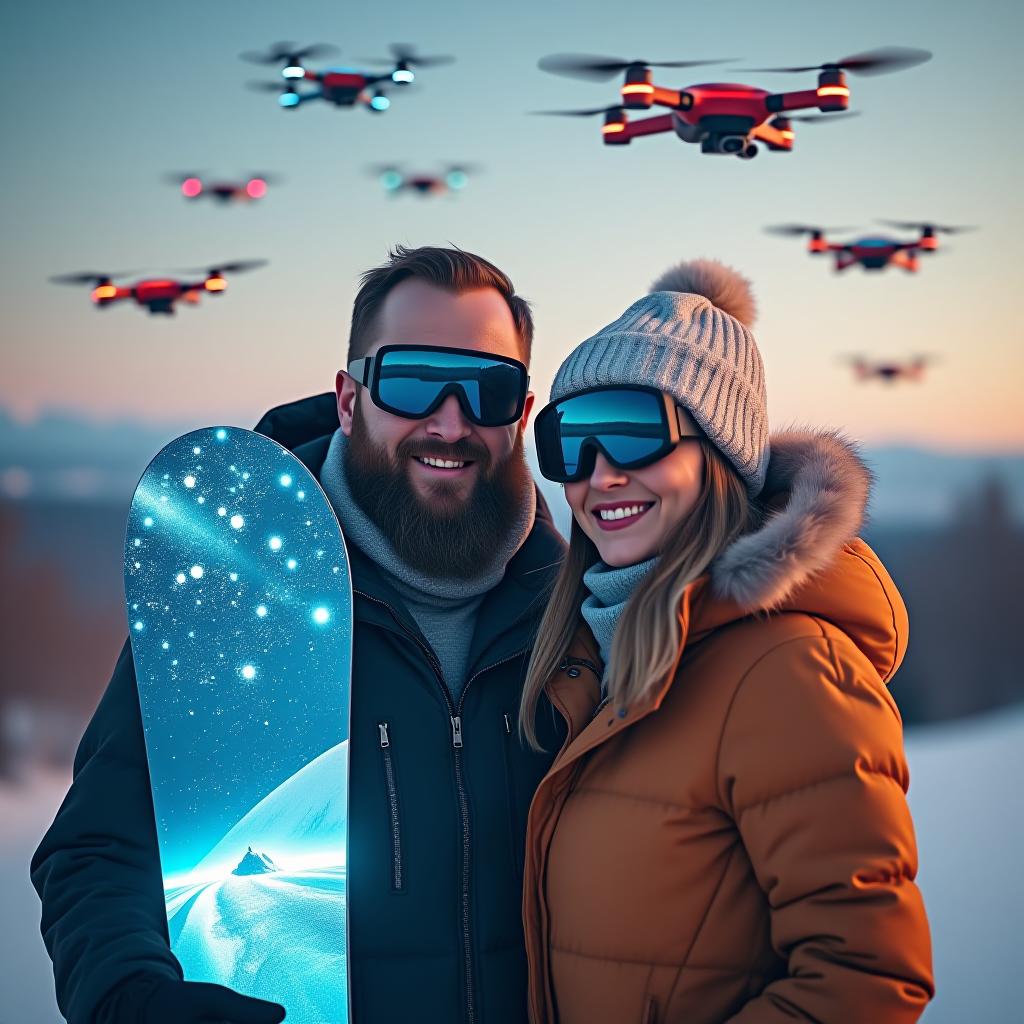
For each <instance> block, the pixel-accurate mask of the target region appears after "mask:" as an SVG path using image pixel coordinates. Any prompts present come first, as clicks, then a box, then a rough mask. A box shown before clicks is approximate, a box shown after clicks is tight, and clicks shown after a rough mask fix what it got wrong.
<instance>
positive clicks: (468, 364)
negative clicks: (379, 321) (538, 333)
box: [348, 345, 530, 427]
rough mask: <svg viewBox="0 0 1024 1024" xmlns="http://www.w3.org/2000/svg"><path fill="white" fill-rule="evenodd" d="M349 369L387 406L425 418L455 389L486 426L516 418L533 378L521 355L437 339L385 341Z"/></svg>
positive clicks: (470, 414) (467, 411)
mask: <svg viewBox="0 0 1024 1024" xmlns="http://www.w3.org/2000/svg"><path fill="white" fill-rule="evenodd" d="M348 372H349V373H350V374H351V376H352V377H354V378H355V379H356V381H357V382H358V383H360V384H363V385H365V386H366V388H368V390H369V392H370V400H371V401H372V402H373V404H374V405H376V406H377V407H378V408H379V409H383V410H384V411H385V412H390V413H393V414H394V415H395V416H404V417H405V418H406V419H413V420H419V419H423V418H424V417H426V416H429V415H430V414H431V413H432V412H434V410H435V409H437V408H438V406H440V405H441V403H442V402H443V401H444V400H445V399H446V398H447V397H448V396H449V395H455V397H456V398H457V399H458V402H459V407H460V408H461V409H462V414H463V415H464V416H465V417H466V419H468V420H470V421H471V422H473V423H475V424H476V425H477V426H480V427H504V426H507V425H508V424H510V423H515V421H516V420H517V419H519V418H520V417H521V416H522V415H523V409H524V408H525V407H526V391H527V388H528V387H529V383H530V380H529V377H528V376H527V374H526V367H525V366H524V365H523V364H522V363H521V362H519V360H518V359H510V358H508V357H507V356H497V355H491V354H490V353H486V352H476V351H474V350H472V349H461V348H442V347H440V346H433V345H384V346H383V347H381V348H380V349H378V350H377V352H375V353H374V354H373V355H372V356H363V358H361V359H353V360H352V362H351V363H349V364H348Z"/></svg>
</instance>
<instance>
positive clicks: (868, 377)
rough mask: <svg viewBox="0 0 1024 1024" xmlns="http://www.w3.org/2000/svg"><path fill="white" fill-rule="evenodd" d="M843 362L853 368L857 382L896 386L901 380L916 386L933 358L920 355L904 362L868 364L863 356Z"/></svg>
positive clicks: (849, 357)
mask: <svg viewBox="0 0 1024 1024" xmlns="http://www.w3.org/2000/svg"><path fill="white" fill-rule="evenodd" d="M845 361H846V362H848V363H849V364H850V365H851V366H852V367H853V372H854V376H855V377H856V379H857V380H858V381H862V382H865V381H872V380H880V381H882V383H883V384H896V383H898V382H899V381H901V380H902V381H910V382H911V383H914V384H916V383H919V382H920V381H922V380H924V371H925V369H926V368H927V366H928V365H929V364H930V363H934V362H935V357H934V356H927V355H922V356H914V357H913V358H911V359H909V360H907V361H905V362H895V361H893V362H884V363H878V362H869V361H868V360H867V359H865V358H864V357H863V356H847V357H846V360H845Z"/></svg>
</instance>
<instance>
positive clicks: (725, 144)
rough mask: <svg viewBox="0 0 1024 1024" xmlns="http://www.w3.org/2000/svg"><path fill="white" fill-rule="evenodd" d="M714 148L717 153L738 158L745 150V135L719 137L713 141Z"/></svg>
mask: <svg viewBox="0 0 1024 1024" xmlns="http://www.w3.org/2000/svg"><path fill="white" fill-rule="evenodd" d="M714 148H715V150H716V151H717V152H719V153H727V154H729V155H730V156H739V155H740V154H742V153H744V152H745V151H746V149H747V137H746V135H719V136H718V138H717V139H715V140H714Z"/></svg>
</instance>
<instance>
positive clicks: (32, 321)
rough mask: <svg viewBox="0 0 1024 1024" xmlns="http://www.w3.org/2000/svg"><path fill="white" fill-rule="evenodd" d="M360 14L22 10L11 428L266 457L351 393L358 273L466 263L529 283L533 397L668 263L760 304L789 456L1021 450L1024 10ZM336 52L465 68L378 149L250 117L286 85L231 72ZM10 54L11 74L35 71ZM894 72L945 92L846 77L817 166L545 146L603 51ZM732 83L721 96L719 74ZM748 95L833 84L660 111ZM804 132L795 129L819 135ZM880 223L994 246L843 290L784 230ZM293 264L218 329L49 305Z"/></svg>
mask: <svg viewBox="0 0 1024 1024" xmlns="http://www.w3.org/2000/svg"><path fill="white" fill-rule="evenodd" d="M635 11H636V16H635V17H632V18H631V17H629V8H624V7H622V6H621V5H619V6H608V7H604V6H602V7H600V8H599V7H598V5H596V4H593V3H580V2H577V3H559V4H551V3H546V2H541V0H523V2H522V3H519V4H517V5H515V7H513V6H512V5H492V4H484V3H477V4H471V3H465V2H460V3H455V2H442V0H439V2H437V3H433V4H429V5H427V4H423V3H420V2H413V0H401V2H391V3H379V4H377V3H367V4H362V5H358V6H357V5H355V4H347V5H345V6H344V7H343V6H342V4H341V3H340V2H338V0H334V2H327V0H310V2H308V3H305V4H303V5H301V8H297V9H295V10H294V11H293V12H292V13H288V12H287V10H286V7H285V6H284V5H282V4H280V3H279V2H273V3H271V2H266V0H253V2H239V0H235V2H223V3H219V4H210V3H199V2H196V0H182V2H180V3H178V4H176V5H171V6H160V7H158V6H155V5H142V6H139V5H138V4H136V3H128V2H125V0H106V2H104V3H103V4H101V5H99V6H96V5H82V4H73V3H70V2H69V0H65V2H62V3H54V2H52V0H49V2H48V0H42V2H39V3H36V4H33V5H22V4H19V5H8V6H7V7H5V9H4V12H3V14H2V16H0V17H2V22H0V24H2V28H3V30H4V31H3V35H4V37H5V38H6V39H7V40H9V49H8V52H7V55H6V66H5V80H6V82H7V87H6V88H5V89H4V90H3V96H2V98H0V111H2V121H3V134H4V139H5V144H4V146H3V152H2V155H0V166H2V168H3V181H4V188H3V190H2V193H0V213H2V221H0V230H2V231H3V236H4V239H5V243H6V244H5V245H4V250H3V257H2V258H3V267H2V274H0V306H2V308H3V310H4V317H3V327H2V340H0V346H2V347H0V358H2V372H0V407H4V408H7V409H8V410H12V411H14V412H15V413H16V414H17V415H18V416H19V417H21V418H31V417H33V416H35V415H37V414H38V413H39V412H40V411H41V410H43V409H50V408H60V409H64V410H68V411H71V412H77V413H81V414H85V415H89V416H99V417H108V416H115V415H118V416H120V415H129V416H137V417H142V418H145V419H149V420H154V421H170V420H173V421H175V422H182V421H191V422H195V423H196V424H197V425H198V424H201V423H205V422H214V421H216V422H235V423H238V424H241V425H251V423H252V422H254V421H255V419H256V418H257V417H258V416H259V414H260V413H261V412H262V411H263V410H264V409H266V408H267V407H269V406H271V405H274V404H277V403H279V402H283V401H288V400H290V399H292V398H295V397H298V396H300V395H303V394H308V393H312V392H315V391H321V390H325V389H327V388H329V387H331V386H332V383H333V377H334V372H335V370H336V369H337V367H338V365H339V363H340V360H341V358H342V356H343V352H344V343H345V338H346V337H347V326H348V315H349V310H350V307H351V301H352V298H353V295H354V291H355V285H356V281H357V278H358V275H359V273H360V272H361V271H362V270H364V269H366V268H367V267H369V266H371V265H373V264H374V263H377V262H379V261H380V260H381V259H382V258H383V256H384V254H385V252H386V249H387V247H388V246H389V245H391V244H392V243H395V242H404V243H407V244H412V245H418V244H426V243H434V244H444V243H446V242H448V241H451V242H453V243H456V244H458V245H460V246H462V247H464V248H467V249H471V250H473V251H476V252H479V253H480V254H482V255H485V256H487V257H488V258H490V259H492V260H493V261H495V262H496V263H498V264H499V265H500V266H501V267H502V268H503V269H505V270H507V271H508V272H509V274H510V275H511V276H512V278H513V280H514V281H515V283H516V286H517V288H518V289H519V291H520V292H521V293H522V294H523V295H525V296H526V297H527V298H529V299H530V300H532V302H533V303H534V309H535V314H536V318H537V327H538V333H537V342H536V347H535V360H534V366H533V380H534V385H535V389H536V390H537V391H538V393H539V395H540V396H541V400H542V401H543V400H544V399H546V394H547V389H548V385H549V382H550V379H551V376H552V375H553V373H554V370H555V368H556V367H557V365H558V363H559V361H560V360H561V358H562V357H563V356H564V355H565V354H566V353H567V352H568V351H569V349H570V348H571V347H572V346H573V345H574V344H576V343H577V342H578V341H580V340H581V339H582V338H584V337H586V336H587V335H589V334H590V333H592V332H593V331H594V330H596V329H597V328H599V327H600V326H602V325H603V324H605V323H607V322H608V321H610V320H612V319H614V318H615V317H616V316H617V315H618V314H619V313H620V312H621V311H622V310H623V309H624V308H625V306H626V305H628V304H629V303H630V302H631V301H633V300H634V299H635V298H637V297H639V296H640V295H641V294H642V292H643V291H644V290H645V289H646V287H647V285H648V284H649V282H650V280H651V279H652V278H653V277H654V276H655V275H656V274H658V273H659V272H660V271H661V270H663V269H664V268H665V267H666V266H667V265H668V264H669V263H671V262H673V261H675V260H678V259H681V258H688V257H694V256H713V257H717V258H720V259H723V260H725V261H727V262H729V263H731V264H733V265H735V266H736V267H737V268H738V269H740V270H741V271H742V272H744V273H745V274H747V275H748V276H749V277H750V278H751V279H752V280H753V282H754V286H755V291H756V294H757V297H758V300H759V305H760V310H761V315H760V319H759V321H758V324H757V329H756V333H757V337H758V341H759V344H760V346H761V350H762V353H763V355H764V359H765V363H766V366H767V373H768V389H769V396H770V412H771V417H772V420H773V423H774V424H775V425H776V426H781V425H784V424H786V423H791V422H794V421H796V422H803V423H813V424H829V425H835V426H842V427H845V428H846V429H847V430H848V431H849V432H850V433H852V434H854V435H855V436H858V437H861V438H863V439H865V440H867V441H869V442H871V443H881V442H888V441H907V442H912V443H918V444H925V445H928V446H930V447H944V448H956V449H987V450H993V449H1002V450H1007V449H1009V450H1015V449H1022V448H1024V412H1022V406H1024V403H1022V402H1021V399H1020V389H1021V385H1022V382H1024V373H1022V371H1024V345H1022V331H1021V327H1020V314H1019V311H1018V309H1017V303H1018V302H1019V301H1020V298H1019V297H1020V294H1021V284H1022V275H1021V271H1020V264H1019V259H1020V239H1021V238H1022V237H1024V215H1022V209H1021V201H1020V196H1019V184H1018V182H1019V180H1020V174H1021V169H1020V168H1021V159H1022V157H1024V144H1022V141H1021V137H1020V132H1019V130H1018V124H1019V109H1018V106H1019V94H1020V86H1021V75H1020V71H1019V65H1020V57H1019V45H1020V38H1021V34H1022V29H1024V15H1022V7H1021V6H1020V5H1019V4H1018V3H1016V2H1014V0H980V2H977V3H972V4H967V3H963V2H957V3H953V2H949V0H890V2H882V0H865V2H858V3H855V4H847V5H822V4H821V3H820V0H819V2H807V0H787V2H780V3H775V4H765V3H761V2H759V0H743V2H740V0H721V2H715V3H707V2H704V3H696V2H691V0H674V2H661V0H655V2H650V3H646V4H644V5H642V6H638V7H636V8H635ZM281 38H284V39H295V40H297V41H301V42H311V41H314V40H317V41H319V40H323V41H328V42H334V43H336V44H338V45H340V46H341V47H342V57H341V58H339V60H340V62H342V63H343V62H345V60H346V59H348V60H351V59H353V58H354V57H356V56H360V55H367V54H369V55H371V56H372V55H374V54H384V53H385V52H386V44H387V43H388V42H391V41H405V40H409V41H412V42H414V43H416V44H417V45H418V46H419V48H420V49H421V50H422V51H423V52H428V53H429V52H433V53H437V52H441V53H446V52H450V53H453V54H455V55H456V56H457V57H458V63H456V64H454V65H452V66H450V67H442V68H437V69H428V70H427V71H425V72H424V73H423V74H422V76H421V79H420V88H419V91H418V92H417V94H415V95H413V94H411V93H410V94H409V95H399V96H397V97H396V99H395V102H394V104H393V106H392V109H391V110H390V111H389V112H388V113H387V114H385V115H384V116H383V117H373V116H371V115H370V114H369V113H367V112H366V111H363V110H336V109H334V108H331V107H327V106H320V105H317V104H311V105H309V106H308V107H306V108H304V109H300V110H299V111H297V112H294V113H290V112H285V111H281V110H280V109H278V107H277V105H276V102H275V100H274V97H273V96H268V95H261V94H259V93H253V92H248V91H246V90H245V89H244V88H243V86H244V83H245V82H246V81H247V80H249V79H259V78H261V77H265V78H267V79H271V78H272V77H273V75H272V72H271V71H267V72H264V71H263V70H262V69H260V68H258V67H255V66H252V65H246V64H244V63H242V62H241V61H239V60H238V59H237V54H238V53H239V52H240V51H241V50H244V49H250V48H258V47H261V46H264V45H266V44H267V43H270V42H271V41H274V40H277V39H281ZM11 44H13V46H12V45H11ZM886 44H898V45H906V46H921V47H926V48H928V49H931V50H933V51H934V52H935V59H934V60H933V61H932V62H931V63H930V64H927V65H924V66H923V67H919V68H915V69H912V70H910V71H907V72H904V73H901V74H895V75H891V76H886V77H877V78H863V77H858V78H855V77H852V76H851V79H850V84H851V88H852V101H851V108H853V109H858V110H861V111H862V112H863V116H861V117H860V118H858V119H855V120H851V121H850V122H848V123H845V124H837V125H827V126H816V125H811V126H802V130H801V131H799V133H798V138H797V146H796V151H795V152H794V153H792V154H790V155H784V154H771V153H765V152H762V154H761V155H760V156H759V157H758V159H757V160H755V161H753V162H750V163H745V162H742V161H739V160H735V159H731V158H712V157H702V156H701V155H700V154H699V153H698V152H697V151H696V147H690V146H685V145H683V144H682V143H679V142H677V141H676V140H675V139H674V138H673V137H669V136H661V137H656V138H651V139H641V140H638V141H635V142H634V143H633V144H632V145H630V146H628V147H623V148H621V149H606V148H604V147H602V145H601V143H600V138H599V120H595V121H593V122H591V121H587V120H584V119H579V120H571V119H564V120H563V119H556V118H530V117H527V116H526V115H525V111H527V110H531V109H537V108H545V107H548V108H550V107H555V108H557V107H573V106H599V105H602V104H604V103H607V102H611V101H613V100H614V97H615V95H616V87H617V83H616V82H614V81H613V82H612V83H609V84H608V85H602V84H591V83H587V82H577V81H573V80H569V79H562V78H556V77H554V76H551V75H546V74H544V73H543V72H541V71H539V70H537V68H536V61H537V59H538V58H539V57H541V56H542V55H544V54H546V53H551V52H555V51H561V50H582V51H593V52H597V53H609V54H618V55H621V56H623V57H630V58H632V57H637V56H643V57H647V58H648V59H698V58H703V57H718V56H730V55H735V56H736V57H738V58H743V60H741V61H739V62H737V64H736V66H737V67H743V66H761V65H766V64H768V65H770V64H803V63H807V64H811V63H816V62H819V61H823V60H830V59H837V58H838V57H840V56H843V55H845V54H848V53H854V52H857V51H860V50H863V49H867V48H870V47H875V46H880V45H886ZM726 67H728V65H726ZM716 79H717V80H726V81H729V80H733V81H735V80H739V81H744V80H745V81H748V82H750V83H751V84H762V83H764V84H769V85H770V86H771V87H773V88H777V89H780V90H781V89H784V88H803V87H805V86H806V85H807V84H813V82H814V77H813V75H805V76H786V75H778V76H767V75H762V76H757V75H746V76H743V75H736V74H731V73H728V72H722V71H719V70H718V69H715V68H711V69H695V70H694V71H690V72H687V71H683V72H680V73H678V77H677V75H676V73H672V72H670V73H668V74H666V75H663V76H662V75H659V76H658V79H657V80H658V81H659V82H662V83H663V84H666V85H674V86H683V85H688V84H693V83H694V82H700V81H708V80H711V81H714V80H716ZM797 127H798V128H801V126H799V125H798V126H797ZM389 160H403V161H406V162H408V163H409V164H410V165H414V166H420V165H422V166H423V167H426V168H430V167H432V166H434V165H435V164H436V163H439V162H444V161H447V160H471V161H474V162H479V163H481V164H483V165H485V168H486V171H485V173H484V174H482V175H481V176H480V177H478V178H476V179H474V180H472V181H471V182H470V184H469V186H468V188H467V189H466V190H465V192H464V193H463V194H461V195H460V196H459V197H458V198H457V199H453V200H441V201H420V200H418V199H417V198H416V197H414V196H402V197H399V198H397V199H390V198H388V197H386V196H385V195H384V194H383V193H382V190H381V189H380V187H379V185H378V184H377V182H376V181H375V180H374V179H373V178H371V177H368V176H367V175H366V174H365V173H364V170H365V166H366V165H367V164H369V163H375V162H380V161H389ZM192 167H196V168H205V169H208V170H209V171H211V172H214V173H219V174H221V175H231V174H233V173H234V172H241V171H246V170H265V171H277V172H280V173H282V174H284V175H286V176H287V182H286V183H285V184H284V185H282V186H281V188H280V189H278V190H272V191H271V192H270V194H269V196H268V198H267V199H266V200H265V201H264V202H263V203H262V204H255V205H253V206H252V207H228V208H219V207H214V206H213V205H212V204H207V203H197V204H187V203H186V202H185V200H183V199H182V198H181V197H180V195H179V194H178V193H177V192H176V190H175V189H174V188H173V187H171V186H167V185H164V184H162V183H161V180H160V178H161V175H162V174H163V173H164V172H166V171H170V170H176V169H179V168H180V169H188V168H192ZM875 217H890V218H895V219H908V220H910V219H918V218H920V219H925V218H929V219H934V220H936V221H938V222H940V223H941V222H945V223H953V224H958V223H967V224H979V225H981V227H982V229H981V230H980V231H978V232H976V233H974V234H968V235H963V236H958V237H955V238H953V239H952V240H951V241H950V242H949V245H948V249H949V251H948V252H944V253H941V254H939V255H937V256H936V257H934V258H933V259H928V260H925V259H922V263H923V264H925V265H924V266H923V269H922V271H921V273H920V274H919V275H917V276H915V277H911V276H909V275H905V274H903V273H902V272H899V271H890V272H887V273H885V274H883V275H870V276H869V275H865V274H864V273H863V272H862V271H860V270H859V268H855V269H853V270H851V271H848V272H847V273H846V274H844V275H843V276H841V277H836V276H834V275H833V274H832V272H831V270H830V269H829V266H828V265H827V263H826V262H825V261H812V260H811V259H810V257H808V256H807V255H806V254H805V253H804V251H803V249H802V246H801V244H800V242H799V241H787V240H785V239H778V238H772V237H769V236H766V235H764V234H763V233H762V232H761V227H762V226H763V225H765V224H769V223H774V222H780V221H789V220H799V221H805V222H810V223H816V222H817V223H826V224H851V225H859V226H862V227H864V228H870V226H871V221H872V219H873V218H875ZM249 257H267V258H269V259H270V260H271V261H272V262H271V265H270V266H269V267H267V268H265V269H263V270H261V271H257V272H254V273H252V274H250V275H246V276H240V277H237V278H235V279H233V280H231V281H230V282H229V283H230V287H229V289H228V292H227V294H226V295H225V296H223V297H221V298H220V299H219V300H213V301H209V300H204V303H203V304H202V305H201V306H200V307H199V308H197V309H191V308H185V309H183V310H181V311H180V313H179V314H178V315H177V316H176V317H174V318H162V317H150V316H148V315H145V314H144V313H143V312H142V311H141V310H139V309H137V308H127V307H115V308H113V309H109V310H106V311H105V312H102V313H101V312H98V311H96V310H93V309H91V308H90V303H89V301H88V290H87V289H85V288H82V289H80V290H77V289H74V288H60V287H56V286H54V285H50V284H48V283H47V280H46V279H47V277H48V276H49V275H51V274H55V273H62V272H69V271H76V270H83V269H92V268H96V269H105V268H109V269H120V268H131V267H139V268H147V269H148V268H152V269H153V270H165V269H168V268H176V267H189V266H202V265H204V264H206V263H207V262H208V261H217V260H225V259H238V258H249ZM855 351H860V352H863V353H864V354H866V355H868V356H871V357H880V358H885V357H903V356H907V355H910V354H912V353H914V352H920V351H927V352H932V353H935V354H937V355H938V356H940V357H941V362H940V363H939V365H937V366H936V367H935V368H934V372H933V373H932V374H931V376H930V378H929V379H928V380H927V382H926V383H925V384H923V385H920V386H906V387H897V388H887V387H879V386H870V387H866V386H858V385H856V384H855V383H854V382H853V380H852V377H851V374H850V373H849V371H848V370H847V369H846V368H845V367H844V366H843V365H841V363H840V362H839V361H838V357H839V356H840V355H841V354H843V353H848V352H855Z"/></svg>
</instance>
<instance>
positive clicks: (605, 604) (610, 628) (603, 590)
mask: <svg viewBox="0 0 1024 1024" xmlns="http://www.w3.org/2000/svg"><path fill="white" fill-rule="evenodd" d="M657 561H658V558H657V556H655V557H654V558H649V559H648V560H647V561H646V562H637V564H636V565H624V566H622V567H621V568H617V569H616V568H613V567H612V566H610V565H606V564H605V563H604V562H595V563H594V564H593V565H592V566H591V567H590V568H589V569H588V570H587V571H586V572H585V573H584V574H583V583H584V586H586V588H587V590H589V591H590V594H589V595H588V596H587V597H586V598H584V600H583V605H582V606H581V608H580V612H581V613H582V615H583V618H584V619H586V622H587V625H588V626H590V631H591V632H592V633H593V634H594V639H595V640H596V641H597V645H598V647H600V648H601V659H602V661H603V662H604V665H605V676H607V674H608V666H609V665H610V664H611V660H612V641H613V640H614V639H615V627H616V626H618V624H619V617H620V616H621V615H622V612H623V609H624V608H625V607H626V602H627V601H628V600H629V598H630V596H631V595H632V593H633V591H634V590H635V589H636V585H637V584H638V583H639V582H640V581H641V580H642V579H643V578H644V577H645V576H646V575H647V574H648V573H649V572H650V571H651V569H653V568H654V565H655V563H656V562H657Z"/></svg>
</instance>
